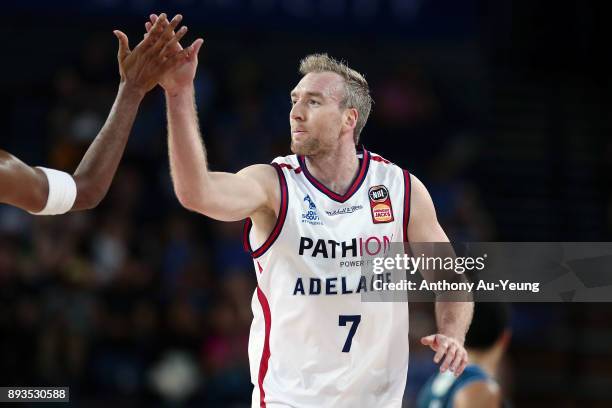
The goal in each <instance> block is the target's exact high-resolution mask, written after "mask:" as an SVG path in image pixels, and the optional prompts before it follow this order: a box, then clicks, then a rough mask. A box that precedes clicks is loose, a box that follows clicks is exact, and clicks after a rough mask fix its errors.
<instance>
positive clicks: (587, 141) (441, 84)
mask: <svg viewBox="0 0 612 408" xmlns="http://www.w3.org/2000/svg"><path fill="white" fill-rule="evenodd" d="M73 3H74V2H70V1H67V0H57V1H53V2H43V1H36V0H33V1H26V2H21V3H14V4H7V5H4V8H5V10H6V12H7V14H5V22H4V23H3V24H2V25H1V26H0V38H1V39H0V43H1V44H2V47H1V48H2V50H3V55H4V56H3V59H2V61H3V62H2V64H1V68H0V69H1V73H2V75H0V96H1V98H0V101H1V103H2V105H3V107H2V109H1V110H0V119H1V123H2V130H1V133H0V135H1V136H0V138H1V143H0V147H1V148H2V149H5V150H8V151H10V152H11V153H13V154H15V155H17V156H18V157H20V158H21V159H22V160H24V161H26V162H27V163H29V164H32V165H46V166H51V167H55V168H60V169H65V170H67V171H70V172H72V171H73V170H74V169H75V168H76V165H77V164H78V162H79V160H80V158H81V157H82V154H83V152H84V151H85V149H86V147H87V146H88V145H89V143H90V142H91V140H92V139H93V138H94V137H95V135H96V133H97V132H98V130H99V129H100V127H101V126H102V124H103V122H104V120H105V118H106V115H107V114H108V111H109V109H110V107H111V105H112V101H113V99H114V96H115V92H116V90H117V85H118V72H117V65H116V56H115V55H116V39H115V37H114V36H113V35H112V30H113V29H116V28H118V29H122V30H123V31H124V32H126V33H128V35H129V37H130V39H131V43H132V44H135V43H136V42H137V41H139V40H140V38H141V36H142V31H143V30H144V22H145V20H146V18H147V16H148V14H149V13H151V12H161V11H164V12H166V13H168V14H174V13H176V12H181V13H183V14H184V17H185V19H184V23H185V24H186V25H188V26H189V28H190V33H191V34H190V36H189V37H190V38H188V39H187V41H192V40H193V39H194V38H195V36H202V37H204V39H205V43H204V47H203V49H202V51H201V53H200V67H199V72H198V76H197V81H196V92H197V104H198V112H199V117H200V122H201V127H202V133H203V136H204V140H205V142H206V146H207V149H208V157H209V161H210V167H211V168H213V169H216V170H224V171H236V170H238V169H240V168H242V167H244V166H246V165H249V164H253V163H267V162H269V161H271V160H272V159H273V158H274V157H276V156H278V155H285V154H288V153H289V138H290V134H289V126H288V114H289V109H290V103H289V102H290V101H289V91H290V90H291V89H292V87H293V86H294V85H295V83H296V82H297V81H298V80H299V75H298V71H297V67H298V63H299V60H300V58H302V57H303V56H305V55H307V54H309V53H312V52H328V53H329V54H330V55H332V56H334V57H336V58H341V59H344V60H346V61H348V63H349V65H350V66H351V67H353V68H355V69H357V70H359V71H360V72H362V73H364V74H365V75H366V78H367V79H368V81H369V83H370V87H371V90H372V94H373V97H374V100H375V105H374V107H373V114H372V116H371V117H370V120H369V122H368V124H367V126H366V128H365V130H364V132H363V135H362V142H363V144H364V145H365V147H366V148H368V149H369V150H372V151H374V152H377V153H379V154H381V155H382V156H384V157H385V158H387V159H389V160H391V161H393V162H395V163H396V164H398V165H400V166H402V167H404V168H407V169H409V170H410V171H411V172H413V173H414V174H415V175H417V176H418V177H419V178H420V179H421V180H423V181H424V182H425V184H426V185H427V186H428V188H429V190H430V192H431V194H432V196H433V199H434V202H435V204H436V207H437V211H438V216H439V219H440V221H441V223H442V225H443V227H444V228H445V230H446V231H447V234H448V235H449V237H450V238H451V240H456V241H610V240H612V239H611V238H612V188H611V187H610V186H611V182H612V176H611V174H612V164H611V163H612V138H611V137H610V130H611V129H610V112H609V110H610V106H611V105H610V103H609V100H610V96H609V94H610V91H611V90H612V89H611V86H610V85H611V82H610V68H612V67H611V65H612V64H610V61H609V59H608V57H609V53H610V50H609V46H608V42H607V40H605V38H610V34H611V33H610V31H611V29H610V24H609V22H608V21H607V14H606V13H605V9H604V7H603V6H601V5H599V3H597V4H596V3H595V2H588V1H579V0H576V1H562V2H556V3H554V4H552V3H548V2H546V3H545V2H533V1H512V0H497V1H495V2H483V3H481V2H477V1H476V0H379V1H376V0H207V1H205V0H174V1H171V0H166V1H162V0H140V1H136V0H130V1H127V0H91V1H83V2H79V4H73ZM484 3H486V4H484ZM606 33H607V34H606ZM164 109H165V106H164V100H163V94H162V92H160V91H159V90H157V91H154V92H152V93H151V94H149V95H148V96H147V97H146V99H145V100H144V102H143V104H142V106H141V108H140V112H139V115H138V118H137V121H136V124H135V126H134V129H133V132H132V135H131V139H130V142H129V145H128V148H127V152H126V155H125V158H124V160H123V161H122V164H121V166H120V168H119V171H118V173H117V176H116V178H115V180H114V182H113V185H112V187H111V190H110V192H109V194H108V196H107V197H106V199H105V200H104V201H103V202H102V204H101V205H100V207H98V208H97V209H95V210H93V211H89V212H83V213H75V214H71V215H65V216H60V217H46V218H45V217H39V218H36V217H32V216H30V215H28V214H27V213H25V212H23V211H20V210H16V209H13V208H10V207H8V206H0V305H1V307H0V332H1V333H2V334H1V335H0V385H3V386H8V385H43V384H44V385H58V386H66V385H69V386H70V387H71V397H72V400H73V405H74V406H86V407H89V406H92V407H97V406H99V407H106V406H110V405H111V404H112V406H115V407H117V408H119V407H133V406H172V407H175V406H176V407H179V406H206V407H246V406H249V401H250V393H251V384H250V379H249V371H248V356H247V341H248V330H249V325H250V321H251V311H250V300H251V296H252V293H253V292H252V291H253V288H254V285H255V279H254V276H253V271H252V263H251V261H250V258H249V257H248V255H247V254H246V253H244V251H243V249H242V246H241V243H240V232H241V228H242V225H241V223H221V222H213V221H211V220H209V219H207V218H205V217H203V216H199V215H196V214H193V213H190V212H188V211H186V210H184V209H182V208H181V207H180V206H179V204H178V201H177V199H176V197H175V196H174V193H173V190H172V185H171V181H170V177H169V170H168V159H167V149H166V130H165V126H166V125H165V124H166V122H165V112H164ZM432 308H433V306H432V305H431V304H413V305H411V319H412V321H411V342H413V343H414V344H412V345H411V356H410V370H409V381H408V385H407V390H406V406H408V407H409V406H412V404H413V402H414V399H415V396H416V392H417V391H418V388H419V387H420V386H421V385H422V384H423V383H424V381H425V380H426V379H427V377H428V376H429V375H430V374H431V373H433V372H434V371H435V370H436V367H435V366H434V365H433V363H432V362H431V357H432V353H431V352H430V351H428V350H426V349H424V348H423V347H421V346H419V345H418V339H419V338H420V336H421V335H424V334H429V333H432V332H433V331H434V330H435V326H434V321H433V317H432V313H431V311H432ZM512 309H513V319H512V329H513V339H512V344H511V347H510V350H509V353H508V356H507V358H506V361H505V363H504V370H503V373H502V378H501V383H502V386H503V388H504V390H505V393H506V395H507V396H508V398H509V399H510V400H511V401H513V402H514V404H515V406H518V407H530V406H533V407H536V406H537V407H541V406H553V405H554V406H560V407H577V406H581V407H586V406H589V407H597V406H601V407H604V406H606V407H607V406H610V404H611V402H612V326H611V324H610V322H612V305H610V304H603V303H600V304H515V305H513V307H512ZM415 340H417V341H416V342H415ZM296 351H297V350H296Z"/></svg>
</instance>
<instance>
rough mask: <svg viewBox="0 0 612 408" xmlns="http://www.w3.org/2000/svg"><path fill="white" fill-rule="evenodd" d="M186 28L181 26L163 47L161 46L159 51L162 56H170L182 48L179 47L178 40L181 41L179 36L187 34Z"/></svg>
mask: <svg viewBox="0 0 612 408" xmlns="http://www.w3.org/2000/svg"><path fill="white" fill-rule="evenodd" d="M187 30H188V29H187V26H183V27H181V28H180V29H179V30H178V31H177V32H176V34H175V35H174V36H173V37H172V39H171V40H170V41H169V42H168V43H166V45H164V48H162V50H161V52H160V54H161V55H162V57H164V58H170V57H171V56H172V55H173V54H175V53H177V52H180V51H182V50H183V47H181V45H180V43H179V41H181V38H183V37H184V36H185V34H187Z"/></svg>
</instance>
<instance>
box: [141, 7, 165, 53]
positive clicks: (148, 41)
mask: <svg viewBox="0 0 612 408" xmlns="http://www.w3.org/2000/svg"><path fill="white" fill-rule="evenodd" d="M165 24H167V18H166V14H164V13H162V14H161V15H160V17H159V18H157V17H156V18H155V22H153V23H150V24H149V27H148V28H147V33H146V34H145V36H144V40H142V42H141V43H140V44H138V46H139V47H142V48H145V49H147V48H151V47H152V46H153V45H155V44H156V43H157V41H158V40H159V38H160V37H161V35H162V34H163V32H164V27H165Z"/></svg>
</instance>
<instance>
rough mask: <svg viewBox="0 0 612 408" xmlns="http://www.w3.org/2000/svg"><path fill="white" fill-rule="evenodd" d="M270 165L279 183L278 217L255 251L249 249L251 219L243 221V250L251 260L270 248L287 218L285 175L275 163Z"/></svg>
mask: <svg viewBox="0 0 612 408" xmlns="http://www.w3.org/2000/svg"><path fill="white" fill-rule="evenodd" d="M270 165H271V166H272V167H274V169H275V170H276V173H277V175H278V182H279V186H280V193H281V200H280V208H279V210H278V217H277V218H276V224H274V228H273V229H272V232H271V233H270V235H269V236H268V238H266V240H265V241H264V243H263V244H262V245H261V246H260V247H259V248H257V249H256V250H253V248H252V247H251V241H250V239H249V236H250V233H251V228H252V227H253V221H252V220H251V217H249V218H247V219H246V220H245V222H244V229H243V232H242V244H243V246H244V250H245V251H246V252H248V253H249V254H251V256H252V257H253V258H259V257H260V256H262V255H263V254H264V253H265V252H266V251H267V250H268V249H269V248H270V247H271V246H272V244H273V243H274V241H276V238H278V236H279V235H280V232H281V230H282V228H283V225H284V224H285V218H287V209H288V207H289V194H288V192H287V181H286V180H285V175H284V174H283V170H282V169H281V168H280V166H279V165H278V164H277V163H271V164H270Z"/></svg>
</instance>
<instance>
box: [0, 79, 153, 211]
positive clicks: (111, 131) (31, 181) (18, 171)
mask: <svg viewBox="0 0 612 408" xmlns="http://www.w3.org/2000/svg"><path fill="white" fill-rule="evenodd" d="M143 96H144V93H142V92H141V91H140V90H139V89H138V88H130V87H129V85H125V84H124V83H121V84H120V85H119V92H118V94H117V99H116V100H115V103H114V104H113V107H112V109H111V112H110V114H109V115H108V118H107V119H106V123H105V124H104V126H103V127H102V129H101V130H100V132H99V133H98V135H97V136H96V138H95V139H94V141H93V142H92V143H91V145H90V146H89V149H87V152H86V153H85V155H84V156H83V159H82V160H81V163H80V164H79V166H78V167H77V169H76V171H75V172H74V174H73V178H74V182H75V184H76V188H77V194H76V199H75V202H74V205H73V206H72V210H71V211H74V210H85V209H89V208H94V207H96V206H97V205H98V203H99V202H100V201H101V200H102V198H103V197H104V196H105V195H106V192H107V191H108V188H109V187H110V183H111V181H112V179H113V176H114V175H115V172H116V171H117V167H118V165H119V161H120V160H121V156H122V155H123V151H124V149H125V145H126V143H127V140H128V136H129V133H130V130H131V129H132V125H133V123H134V119H135V117H136V113H137V112H138V107H139V105H140V101H141V100H142V97H143ZM48 193H49V185H48V181H47V176H46V175H45V174H44V173H43V172H42V171H41V170H40V169H37V168H34V167H30V166H28V165H27V164H25V163H23V162H22V161H21V160H19V159H18V158H16V157H15V156H13V155H11V154H10V153H8V152H5V151H1V152H0V202H3V203H6V204H11V205H14V206H16V207H19V208H21V209H23V210H26V211H31V212H38V211H40V210H42V209H43V208H44V207H45V204H46V203H47V197H48Z"/></svg>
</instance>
